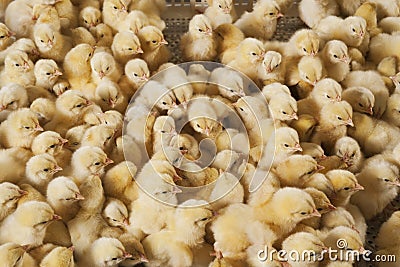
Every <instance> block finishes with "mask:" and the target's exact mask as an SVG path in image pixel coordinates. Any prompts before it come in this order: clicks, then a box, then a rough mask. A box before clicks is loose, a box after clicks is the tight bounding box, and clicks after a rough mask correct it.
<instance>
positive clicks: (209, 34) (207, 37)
mask: <svg viewBox="0 0 400 267" xmlns="http://www.w3.org/2000/svg"><path fill="white" fill-rule="evenodd" d="M212 29H213V28H212V25H211V20H210V19H209V18H208V17H207V16H206V15H195V16H194V17H193V18H192V19H191V20H190V23H189V32H187V33H186V34H184V35H183V36H182V39H181V44H180V45H181V49H182V53H183V57H184V60H186V61H199V60H206V61H207V60H208V61H211V60H214V59H215V57H216V56H217V44H216V42H215V38H214V35H213V31H212Z"/></svg>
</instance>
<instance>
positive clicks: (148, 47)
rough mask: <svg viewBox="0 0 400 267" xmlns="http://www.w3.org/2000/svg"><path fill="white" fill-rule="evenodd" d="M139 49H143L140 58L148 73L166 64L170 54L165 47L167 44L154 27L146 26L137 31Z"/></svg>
mask: <svg viewBox="0 0 400 267" xmlns="http://www.w3.org/2000/svg"><path fill="white" fill-rule="evenodd" d="M137 36H138V37H139V40H140V44H141V47H142V49H143V54H142V58H143V59H144V61H146V63H147V65H148V66H149V69H150V71H155V70H157V69H158V68H159V67H160V65H162V64H164V63H166V62H168V60H169V59H170V57H171V52H170V51H169V49H168V48H167V47H166V45H167V44H168V42H167V41H165V39H164V35H163V34H162V32H161V31H160V30H159V29H158V28H156V27H154V26H146V27H143V28H142V29H141V30H139V32H138V34H137Z"/></svg>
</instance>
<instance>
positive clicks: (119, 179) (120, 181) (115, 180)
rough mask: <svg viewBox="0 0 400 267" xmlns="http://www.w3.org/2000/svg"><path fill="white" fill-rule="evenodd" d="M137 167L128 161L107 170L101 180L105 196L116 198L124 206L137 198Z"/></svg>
mask: <svg viewBox="0 0 400 267" xmlns="http://www.w3.org/2000/svg"><path fill="white" fill-rule="evenodd" d="M136 171H137V167H136V166H135V164H133V163H132V162H130V161H122V162H121V163H119V164H117V165H115V166H114V167H112V168H111V169H109V170H108V171H107V172H106V174H105V175H104V177H103V178H102V181H103V187H104V192H105V194H106V195H107V196H110V197H113V198H117V199H119V200H121V201H123V202H124V203H125V204H126V205H128V204H130V203H131V202H132V201H134V200H136V199H137V198H138V194H139V193H138V190H139V188H138V186H137V184H136V181H135V176H136Z"/></svg>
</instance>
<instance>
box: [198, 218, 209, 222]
mask: <svg viewBox="0 0 400 267" xmlns="http://www.w3.org/2000/svg"><path fill="white" fill-rule="evenodd" d="M207 220H208V218H203V219H201V220H200V221H202V222H204V221H207Z"/></svg>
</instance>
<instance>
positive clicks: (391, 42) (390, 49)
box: [368, 33, 400, 64]
mask: <svg viewBox="0 0 400 267" xmlns="http://www.w3.org/2000/svg"><path fill="white" fill-rule="evenodd" d="M399 40H400V39H399V36H398V35H397V34H392V35H391V34H387V33H381V34H378V35H376V36H375V37H373V38H371V42H370V45H369V48H370V50H369V54H368V57H369V59H370V60H371V61H373V62H374V63H375V64H379V62H381V60H382V59H384V58H386V57H390V56H395V57H397V58H398V55H397V53H396V51H397V50H396V46H397V44H398V43H399Z"/></svg>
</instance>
